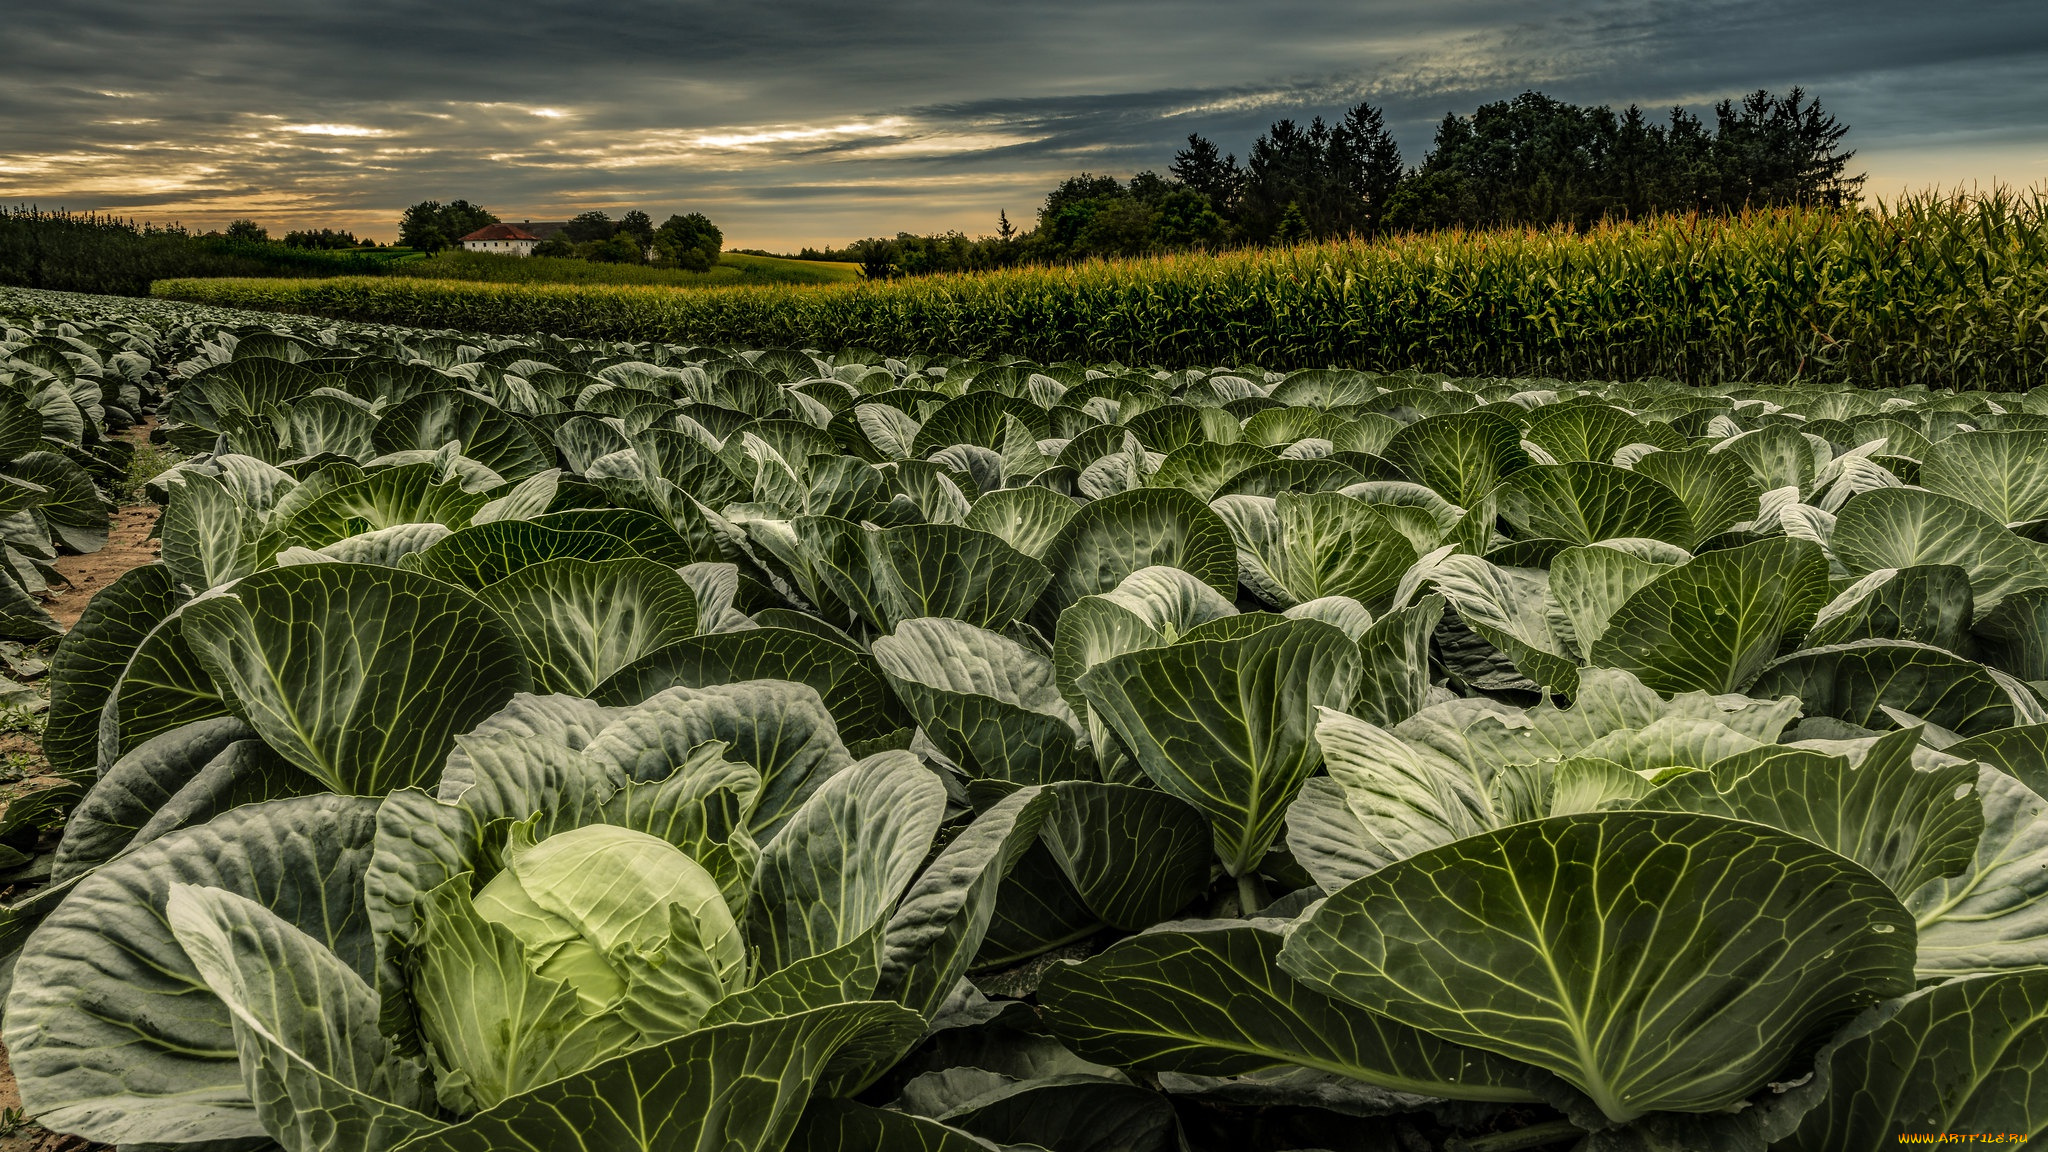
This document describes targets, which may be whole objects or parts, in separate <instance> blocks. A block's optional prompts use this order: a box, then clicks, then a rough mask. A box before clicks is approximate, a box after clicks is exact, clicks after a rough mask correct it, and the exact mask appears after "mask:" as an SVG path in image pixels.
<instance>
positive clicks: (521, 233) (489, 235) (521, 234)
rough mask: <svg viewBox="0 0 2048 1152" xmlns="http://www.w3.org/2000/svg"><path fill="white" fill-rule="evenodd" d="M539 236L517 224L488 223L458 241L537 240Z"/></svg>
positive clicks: (464, 242)
mask: <svg viewBox="0 0 2048 1152" xmlns="http://www.w3.org/2000/svg"><path fill="white" fill-rule="evenodd" d="M538 239H540V237H538V236H535V235H534V234H533V233H531V232H528V231H527V230H526V229H524V228H521V227H519V226H518V225H517V224H488V225H485V226H484V227H482V228H479V229H477V230H476V231H474V232H471V233H470V234H469V235H467V236H464V237H463V238H462V239H461V240H460V241H458V243H463V244H467V243H468V242H469V241H471V240H538Z"/></svg>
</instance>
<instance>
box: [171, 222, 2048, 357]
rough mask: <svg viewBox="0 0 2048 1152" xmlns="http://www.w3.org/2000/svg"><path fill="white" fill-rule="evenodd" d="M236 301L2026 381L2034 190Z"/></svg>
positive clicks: (577, 319) (1068, 352)
mask: <svg viewBox="0 0 2048 1152" xmlns="http://www.w3.org/2000/svg"><path fill="white" fill-rule="evenodd" d="M153 291H154V294H155V295H158V296H161V297H166V298H170V299H177V300H189V301H196V302H200V303H206V304H215V305H224V306H230V307H238V308H253V309H266V310H272V311H283V312H295V313H305V314H312V315H319V316H330V317H336V318H342V319H349V320H361V321H380V322H387V323H397V324H408V325H418V326H426V327H443V328H463V329H469V330H482V331H491V332H505V333H523V332H540V331H546V332H553V333H557V334H561V335H572V336H587V337H604V338H611V339H629V340H663V341H671V342H681V343H694V344H730V345H749V346H755V347H760V346H802V347H812V348H823V349H843V348H860V347H866V348H880V349H886V350H888V351H890V352H892V353H896V354H904V353H911V352H927V353H930V352H941V351H945V352H954V353H959V354H965V355H974V356H982V357H988V356H997V355H1016V356H1024V357H1029V358H1032V359H1035V360H1038V361H1041V362H1053V361H1060V360H1083V359H1085V360H1091V361H1102V360H1109V359H1113V360H1117V361H1120V362H1124V363H1133V364H1164V365H1186V364H1229V363H1259V364H1263V365H1267V366H1273V367H1279V368H1298V367H1304V366H1311V365H1316V366H1321V365H1329V366H1345V367H1356V368H1366V369H1374V370H1381V371H1385V370H1394V369H1403V368H1419V369H1423V370H1427V371H1436V372H1445V373H1452V374H1457V375H1465V376H1521V377H1529V376H1536V377H1562V378H1577V379H1585V378H1604V379H1642V378H1649V377H1665V378H1670V379H1676V380H1685V381H1692V382H1715V381H1730V380H1745V379H1759V380H1764V379H1767V380H1773V381H1793V380H1803V381H1813V382H1828V383H1848V384H1856V385H1868V386H1882V387H1910V386H1928V387H1957V388H1983V389H2024V388H2028V387H2032V386H2034V385H2036V384H2039V383H2041V382H2042V377H2043V373H2042V371H2041V369H2042V366H2043V364H2044V362H2048V188H2044V189H2036V190H2033V191H2030V192H2015V191H2012V190H2007V189H1997V190H1994V191H1992V192H1989V193H1983V194H1971V195H1962V194H1957V195H1926V196H1920V197H1909V198H1906V199H1904V200H1902V201H1900V202H1898V203H1895V204H1889V205H1883V204H1881V205H1879V206H1877V207H1876V208H1872V209H1866V210H1861V211H1852V212H1840V211H1830V210H1822V209H1784V210H1775V211H1769V212H1751V213H1745V214H1743V215H1740V216H1734V217H1710V216H1686V217H1666V218H1660V219H1656V220H1652V221H1646V222H1640V223H1615V224H1608V225H1603V226H1601V227H1598V228H1595V229H1592V230H1590V231H1585V232H1575V231H1571V230H1569V229H1553V230H1540V231H1539V230H1511V231H1492V232H1441V233H1434V234H1429V235H1418V236H1410V237H1401V238H1395V239H1391V240H1382V241H1376V242H1369V243H1368V242H1357V241H1340V242H1332V243H1326V244H1316V245H1306V246H1301V247H1296V248H1291V249H1264V250H1244V251H1236V252H1228V253H1223V254H1220V255H1208V254H1195V255H1187V254H1183V255H1169V256H1156V257H1146V258H1138V259H1129V260H1113V261H1100V262H1092V263H1087V264H1080V265H1074V266H1069V267H1052V268H1027V269H1018V270H1011V271H1004V272H995V273H984V274H974V275H956V276H934V277H928V278H922V279H914V280H908V281H893V282H886V283H861V284H854V285H821V286H767V287H742V288H733V289H729V290H720V291H694V292H680V291H675V290H672V289H665V288H659V287H637V286H635V287H610V286H604V287H600V286H589V285H554V284H477V283H454V282H443V281H420V280H411V279H400V278H373V277H343V278H335V279H327V280H232V279H230V280H170V281H161V282H158V283H157V284H156V285H155V287H154V289H153Z"/></svg>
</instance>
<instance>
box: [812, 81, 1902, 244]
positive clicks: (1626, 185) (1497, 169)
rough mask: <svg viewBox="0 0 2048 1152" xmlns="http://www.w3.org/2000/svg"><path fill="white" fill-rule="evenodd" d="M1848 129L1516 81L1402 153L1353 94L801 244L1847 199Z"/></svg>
mask: <svg viewBox="0 0 2048 1152" xmlns="http://www.w3.org/2000/svg"><path fill="white" fill-rule="evenodd" d="M1848 131H1849V128H1848V125H1846V124H1843V123H1841V122H1840V121H1839V120H1837V119H1836V118H1835V117H1833V116H1831V115H1829V114H1828V113H1827V112H1826V111H1825V110H1824V109H1823V108H1822V107H1821V104H1820V101H1818V100H1811V99H1808V98H1807V95H1806V93H1805V91H1804V90H1803V89H1800V88H1796V87H1795V88H1793V89H1791V90H1790V91H1789V92H1788V93H1787V94H1785V95H1783V96H1776V95H1773V94H1771V93H1769V92H1766V91H1761V90H1760V91H1757V92H1753V93H1751V94H1749V95H1748V96H1745V97H1743V98H1742V99H1741V100H1739V101H1736V100H1723V101H1721V102H1720V103H1719V104H1717V105H1715V107H1714V109H1713V119H1712V124H1711V125H1709V124H1708V123H1707V122H1706V121H1705V120H1703V119H1702V118H1701V117H1699V116H1698V115H1696V114H1694V113H1693V112H1691V111H1689V110H1687V109H1684V108H1673V109H1671V111H1670V112H1669V114H1668V115H1667V116H1666V117H1665V118H1664V119H1662V120H1657V119H1654V118H1652V117H1651V116H1650V115H1648V114H1646V113H1645V112H1643V110H1642V109H1641V108H1639V107H1636V106H1634V105H1631V106H1629V107H1628V108H1626V109H1624V110H1622V111H1616V110H1615V109H1613V108H1611V107H1607V106H1592V105H1577V104H1570V103H1567V102H1565V101H1562V100H1557V99H1553V98H1552V97H1549V96H1546V95H1544V94H1542V93H1541V92H1525V93H1523V94H1522V95H1520V96H1517V97H1515V98H1514V99H1512V100H1502V101H1497V102H1495V103H1491V104H1486V105H1483V106H1482V107H1480V108H1479V109H1478V110H1477V111H1475V112H1473V113H1472V114H1471V115H1470V116H1458V115H1455V114H1453V115H1447V116H1445V117H1444V119H1443V120H1442V121H1441V122H1440V123H1439V124H1438V125H1437V129H1436V137H1435V140H1434V142H1433V145H1432V147H1431V148H1430V150H1429V152H1428V153H1427V154H1425V156H1424V157H1423V160H1422V162H1421V163H1420V164H1417V165H1414V166H1412V167H1411V166H1409V165H1408V164H1406V163H1405V161H1404V159H1403V157H1402V154H1401V147H1400V145H1399V144H1398V143H1397V142H1396V141H1395V139H1394V137H1393V136H1392V134H1391V133H1389V132H1388V131H1387V128H1386V124H1385V121H1384V118H1383V116H1382V113H1381V111H1380V110H1379V109H1378V108H1375V107H1373V106H1372V105H1371V104H1369V103H1360V104H1358V105H1356V106H1355V107H1353V108H1351V109H1349V110H1348V111H1346V112H1345V113H1344V114H1343V115H1342V116H1341V117H1339V118H1337V120H1336V121H1335V122H1329V121H1325V120H1324V119H1323V118H1322V117H1316V118H1315V119H1314V120H1312V121H1310V122H1309V123H1308V124H1306V125H1303V124H1300V123H1298V122H1296V121H1294V120H1292V119H1288V120H1281V121H1278V122H1276V123H1274V124H1273V125H1272V126H1271V127H1270V128H1268V129H1267V130H1266V131H1265V133H1263V134H1262V135H1260V136H1259V137H1258V138H1257V139H1256V140H1254V141H1253V142H1252V144H1251V146H1250V147H1249V148H1248V149H1246V151H1245V155H1244V159H1243V160H1242V161H1240V160H1239V159H1238V157H1237V155H1236V154H1235V153H1226V152H1224V151H1223V150H1222V149H1221V148H1219V147H1218V146H1217V145H1216V143H1215V142H1214V141H1211V140H1209V139H1207V138H1206V137H1203V136H1201V135H1200V134H1195V135H1190V136H1189V137H1188V142H1187V146H1186V147H1184V148H1182V149H1180V150H1179V151H1178V152H1177V153H1175V155H1174V157H1173V161H1172V163H1170V164H1169V165H1167V174H1166V175H1164V176H1161V175H1159V174H1158V173H1155V172H1149V171H1148V172H1140V173H1138V174H1137V175H1135V176H1133V177H1131V178H1130V180H1128V181H1119V180H1117V179H1116V178H1115V177H1111V176H1098V175H1094V174H1090V173H1085V172H1084V173H1082V174H1080V175H1077V176H1072V177H1069V178H1067V179H1066V180H1064V181H1062V182H1061V183H1060V184H1059V186H1058V187H1056V188H1054V189H1053V190H1052V191H1051V192H1050V193H1048V194H1047V195H1046V198H1045V202H1044V204H1043V205H1041V206H1040V208H1039V210H1038V219H1037V223H1036V226H1035V227H1032V228H1030V229H1028V230H1022V229H1018V228H1017V227H1015V226H1014V225H1013V224H1012V223H1011V221H1010V219H1009V216H1008V214H1007V213H1004V214H1003V215H1002V216H1000V217H999V219H998V222H997V229H996V234H995V235H993V236H983V237H979V238H976V239H969V238H968V237H967V236H965V235H963V234H961V233H958V232H949V233H945V234H940V235H927V236H919V235H914V234H910V233H899V234H898V235H897V236H895V237H893V238H884V237H875V238H870V239H867V240H860V241H856V242H854V243H853V244H850V245H847V246H846V247H844V248H839V249H829V248H827V249H819V248H806V249H804V250H803V251H802V252H800V253H799V254H798V255H799V256H800V258H803V259H822V260H851V261H857V262H859V263H861V264H862V265H863V267H864V268H866V269H867V271H868V273H869V275H870V276H888V275H920V274H925V273H932V272H952V271H978V270H984V269H989V268H1000V267H1006V266H1010V265H1015V264H1022V263H1059V262H1066V261H1073V260H1081V259H1087V258H1091V257H1103V256H1136V255H1142V254H1146V253H1153V252H1172V251H1186V250H1193V249H1202V250H1217V249H1222V248H1229V247H1237V246H1245V245H1266V244H1294V243H1301V242H1304V241H1310V240H1327V239H1333V238H1338V237H1346V236H1353V237H1362V238H1370V237H1374V236H1379V235H1383V234H1387V233H1394V232H1420V231H1433V230H1438V229H1446V228H1495V227H1516V226H1534V227H1547V226H1553V225H1560V224H1562V225H1569V226H1571V227H1575V228H1587V227H1591V226H1592V225H1595V224H1598V223H1600V222H1602V221H1605V220H1615V219H1639V218H1644V217H1649V216H1656V215H1662V214H1667V213H1686V212H1703V213H1730V212H1739V211H1741V210H1743V209H1744V208H1772V207H1782V206H1787V205H1794V204H1803V205H1826V206H1831V207H1841V206H1844V205H1847V204H1850V203H1853V202H1854V200H1855V198H1856V195H1857V192H1858V190H1859V189H1860V188H1861V185H1862V182H1863V177H1862V176H1861V175H1859V174H1853V173H1851V172H1850V171H1849V163H1850V161H1851V160H1852V159H1853V158H1854V157H1855V152H1853V151H1850V150H1846V149H1844V148H1843V146H1842V141H1843V138H1844V137H1845V136H1846V135H1847V134H1848Z"/></svg>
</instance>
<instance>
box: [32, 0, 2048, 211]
mask: <svg viewBox="0 0 2048 1152" xmlns="http://www.w3.org/2000/svg"><path fill="white" fill-rule="evenodd" d="M9 9H10V10H9V11H6V12H5V13H4V15H5V17H6V24H5V27H7V29H8V34H7V38H6V59H7V61H8V68H7V69H6V70H5V71H4V72H0V197H5V198H8V199H32V200H36V201H39V202H41V203H44V204H59V203H62V204H67V205H69V206H72V207H76V208H106V209H114V210H119V211H121V212H123V213H130V214H136V215H142V216H146V217H151V218H156V219H168V218H172V217H181V218H183V219H185V220H187V221H190V222H196V223H209V224H210V223H215V222H218V221H222V220H225V219H228V218H230V217H232V216H237V215H253V216H255V217H256V218H257V219H259V220H262V221H264V222H266V223H268V224H270V225H271V226H272V227H273V228H274V229H281V228H282V227H284V226H287V225H300V224H333V225H339V226H346V227H353V228H356V229H358V230H359V231H360V230H368V231H371V232H374V233H376V234H379V235H383V236H387V237H388V236H389V235H390V234H391V230H392V227H393V220H394V218H395V211H396V209H397V208H398V207H400V206H402V205H404V204H405V203H408V202H410V201H412V200H417V199H421V198H424V197H428V196H436V197H444V198H445V197H452V196H468V197H470V198H473V199H477V200H481V201H483V202H484V203H487V204H489V205H490V206H492V207H493V208H494V209H497V210H498V211H500V213H501V214H507V215H510V216H511V217H512V218H518V217H519V216H521V215H528V214H530V215H532V216H533V217H535V218H541V217H546V216H553V215H558V214H562V213H567V212H572V211H576V210H578V209H580V208H583V207H591V206H599V207H610V208H619V207H625V206H633V205H638V206H642V207H646V208H648V209H649V210H653V211H656V212H657V215H659V214H662V213H665V212H666V211H669V210H675V209H685V210H687V209H689V208H700V209H703V210H705V211H707V212H709V213H711V214H712V215H713V216H714V218H716V219H718V220H719V221H720V223H721V224H723V225H725V227H726V230H727V234H728V236H729V237H730V238H732V240H733V241H735V242H738V243H747V244H771V245H780V244H785V243H798V242H805V241H822V240H831V239H847V238H851V237H854V236H859V235H867V234H872V233H877V232H889V231H895V230H896V229H898V228H913V229H918V230H926V229H937V228H945V227H955V226H957V227H962V228H965V229H967V230H969V231H984V230H987V229H988V228H989V227H990V224H991V223H992V221H993V218H994V215H995V212H996V209H997V208H999V207H1000V208H1006V209H1008V210H1009V212H1010V213H1011V215H1012V216H1013V217H1019V218H1023V217H1028V216H1029V215H1030V214H1031V212H1032V210H1033V209H1034V208H1035V205H1036V202H1037V200H1038V198H1039V197H1040V196H1041V195H1042V194H1043V191H1044V189H1045V188H1046V187H1047V186H1048V185H1049V184H1050V183H1051V182H1052V181H1053V180H1055V179H1057V178H1058V177H1059V176H1060V175H1064V174H1066V173H1070V172H1075V171H1080V170H1083V169H1089V170H1094V171H1107V172H1114V173H1118V174H1127V173H1129V172H1131V171H1134V170H1136V169H1139V168H1145V167H1151V168H1161V167H1163V166H1164V165H1165V163H1166V162H1167V160H1168V159H1170V157H1171V155H1172V152H1173V149H1174V148H1175V147H1176V146H1177V145H1178V143H1179V142H1180V140H1182V139H1183V138H1184V137H1185V136H1186V135H1187V133H1189V132H1191V131H1200V132H1202V133H1204V134H1206V135H1209V136H1211V137H1212V138H1214V139H1216V140H1217V141H1218V142H1219V143H1221V144H1222V145H1224V146H1225V147H1226V148H1230V149H1233V150H1237V151H1239V152H1242V151H1243V149H1244V147H1245V145H1246V143H1247V142H1248V141H1249V140H1250V139H1251V137H1252V136H1254V135H1256V134H1257V132H1258V131H1259V130H1261V129H1262V128H1263V127H1265V125H1267V124H1269V123H1271V122H1272V121H1273V120H1274V119H1277V118H1279V117H1282V116H1297V117H1306V116H1310V115H1315V114H1324V115H1329V114H1334V113H1337V112H1340V111H1341V110H1342V109H1343V108H1344V107H1346V106H1348V105H1349V104H1351V103H1354V102H1356V101H1358V100H1362V99H1363V100H1371V101H1372V102H1373V103H1375V104H1378V105H1380V106H1381V107H1383V108H1385V109H1386V111H1387V115H1388V119H1389V123H1390V124H1391V125H1392V126H1393V127H1394V128H1395V130H1396V132H1397V134H1398V135H1399V136H1400V138H1401V141H1402V143H1403V145H1404V147H1405V148H1406V149H1407V152H1408V154H1409V157H1410V159H1411V160H1418V159H1420V158H1421V156H1422V154H1423V153H1424V152H1425V151H1426V150H1427V148H1428V144H1429V139H1430V135H1431V131H1432V129H1433V126H1434V123H1435V121H1436V120H1437V119H1438V118H1440V117H1441V116H1442V115H1443V114H1445V113H1446V112H1452V111H1456V112H1468V111H1470V110H1471V109H1472V108H1473V107H1474V106H1475V105H1477V104H1478V103H1480V102H1482V101H1485V100H1492V99H1500V98H1504V97H1508V96H1512V95H1514V94H1515V93H1517V92H1520V91H1522V90H1524V89H1527V88H1540V89H1542V90H1544V91H1547V92H1549V93H1551V94H1552V95H1555V96H1558V97H1561V98H1564V99H1570V100H1576V101H1581V102H1611V103H1617V104H1625V103H1640V104H1642V105H1644V106H1645V107H1646V108H1651V109H1660V110H1661V109H1662V108H1663V107H1665V106H1668V105H1671V104H1679V103H1682V104H1686V105H1689V106H1693V107H1696V108H1703V107H1704V106H1705V105H1708V104H1710V103H1712V102H1713V101H1714V100H1717V99H1720V98H1722V97H1726V96H1731V95H1737V94H1740V93H1741V92H1744V91H1746V90H1749V89H1753V88H1757V87H1769V88H1772V89H1783V88H1785V87H1787V86H1789V85H1791V84H1795V83H1797V84H1804V85H1805V86H1806V87H1807V89H1808V90H1809V91H1811V92H1814V93H1816V94H1818V95H1819V96H1820V97H1821V98H1822V99H1823V100H1825V101H1826V102H1827V104H1828V105H1829V107H1830V108H1831V109H1832V110H1833V111H1835V112H1837V113H1838V114H1839V115H1841V116H1842V117H1843V118H1844V119H1845V120H1847V121H1848V122H1850V123H1851V124H1853V125H1854V126H1855V127H1854V132H1853V133H1852V136H1851V142H1852V143H1853V144H1854V145H1855V146H1857V147H1858V148H1860V149H1861V150H1862V156H1861V159H1862V161H1863V163H1864V164H1865V165H1866V166H1868V167H1869V168H1871V170H1872V171H1873V173H1874V174H1875V175H1874V179H1873V185H1876V184H1878V183H1879V182H1880V181H1882V180H1889V179H1891V177H1892V174H1894V173H1897V174H1901V175H1902V177H1904V176H1913V177H1917V178H1919V179H1923V180H1924V179H1946V180H1949V181H1951V182H1953V181H1955V180H1958V179H1968V178H1971V177H1980V178H1981V177H1989V176H1992V175H1999V176H2004V177H2006V178H2008V179H2020V180H2027V179H2038V178H2040V177H2042V176H2048V168H2044V167H2043V166H2042V158H2043V157H2044V156H2048V128H2044V126H2043V124H2042V122H2041V120H2042V118H2041V116H2040V114H2039V109H2040V108H2042V107H2044V106H2048V67H2044V66H2048V5H2043V4H2041V3H2039V0H2025V2H2021V0H1990V2H1979V3H1970V4H1967V5H1956V4H1951V5H1946V6H1928V5H1924V4H1921V3H1917V2H1911V3H1909V2H1905V0H1875V2H1869V0H1866V2H1862V3H1849V2H1844V0H1824V2H1820V3H1806V4H1801V5H1796V6H1791V5H1785V4H1783V3H1782V2H1778V0H1773V2H1770V3H1764V2H1751V0H1735V2H1728V0H1693V2H1689V3H1666V2H1663V0H1636V2H1628V3H1602V4H1590V5H1587V4H1581V5H1573V6H1571V7H1570V8H1568V9H1567V8H1565V7H1564V6H1562V5H1558V4H1554V3H1553V4H1536V3H1531V2H1528V0H1368V2H1365V3H1361V2H1359V0H1350V2H1340V0H1314V2H1311V0H1272V2H1267V3H1260V4H1246V3H1243V2H1242V0H1229V2H1223V0H1199V2H1194V3H1186V2H1181V3H1163V2H1157V0H1151V2H1147V0H1093V2H1089V3H1081V2H1070V3H1052V4H1048V3H1036V4H991V3H983V2H973V3H965V2H958V0H953V2H939V0H871V2H869V3H864V4H859V5H852V4H846V3H843V2H839V3H822V2H816V0H809V2H796V3H775V4H747V3H733V2H730V0H728V2H726V3H717V4H714V3H700V2H657V0H623V2H619V3H613V4H609V5H605V6H603V7H601V8H599V7H592V6H585V5H571V4H566V3H559V2H540V0H493V2H491V3H478V2H475V0H444V2H442V3H438V4H434V5H424V4H417V3H402V2H399V0H373V2H369V3H363V2H352V3H338V2H334V0H300V2H297V3H253V2H250V0H226V2H220V0H71V2H67V3H63V4H58V5H49V4H41V5H35V6H30V5H28V4H26V3H21V2H20V0H10V2H9ZM1987 166H1988V167H1987Z"/></svg>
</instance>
